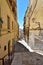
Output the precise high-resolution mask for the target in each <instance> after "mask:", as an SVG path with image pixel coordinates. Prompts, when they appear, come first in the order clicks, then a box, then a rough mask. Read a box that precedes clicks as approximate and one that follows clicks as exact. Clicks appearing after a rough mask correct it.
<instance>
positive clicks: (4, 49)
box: [0, 0, 19, 65]
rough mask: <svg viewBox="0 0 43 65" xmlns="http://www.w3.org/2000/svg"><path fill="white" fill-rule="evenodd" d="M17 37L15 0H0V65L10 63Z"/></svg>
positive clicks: (17, 26)
mask: <svg viewBox="0 0 43 65" xmlns="http://www.w3.org/2000/svg"><path fill="white" fill-rule="evenodd" d="M18 37H19V25H18V22H17V4H16V0H0V65H6V64H7V63H11V61H12V59H13V56H14V55H13V53H14V41H17V40H18ZM8 60H9V61H8ZM7 65H8V64H7ZM9 65H10V64H9Z"/></svg>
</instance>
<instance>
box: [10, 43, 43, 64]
mask: <svg viewBox="0 0 43 65" xmlns="http://www.w3.org/2000/svg"><path fill="white" fill-rule="evenodd" d="M17 45H19V46H16V47H18V50H17V49H16V51H15V52H14V59H13V61H12V64H11V65H43V56H41V55H39V54H37V53H35V52H33V53H32V52H29V51H28V50H26V48H25V47H23V46H22V45H20V44H19V43H17ZM19 50H21V51H19ZM25 50H26V51H25Z"/></svg>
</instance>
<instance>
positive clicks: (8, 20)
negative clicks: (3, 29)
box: [7, 16, 10, 32]
mask: <svg viewBox="0 0 43 65" xmlns="http://www.w3.org/2000/svg"><path fill="white" fill-rule="evenodd" d="M7 28H8V29H10V17H9V16H7ZM8 32H9V31H8Z"/></svg>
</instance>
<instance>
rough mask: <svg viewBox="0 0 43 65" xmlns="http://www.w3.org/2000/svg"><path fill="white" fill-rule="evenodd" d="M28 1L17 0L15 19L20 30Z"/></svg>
mask: <svg viewBox="0 0 43 65" xmlns="http://www.w3.org/2000/svg"><path fill="white" fill-rule="evenodd" d="M28 3H29V0H17V17H18V23H19V26H20V28H21V29H22V28H23V23H24V15H25V11H26V9H27V6H28Z"/></svg>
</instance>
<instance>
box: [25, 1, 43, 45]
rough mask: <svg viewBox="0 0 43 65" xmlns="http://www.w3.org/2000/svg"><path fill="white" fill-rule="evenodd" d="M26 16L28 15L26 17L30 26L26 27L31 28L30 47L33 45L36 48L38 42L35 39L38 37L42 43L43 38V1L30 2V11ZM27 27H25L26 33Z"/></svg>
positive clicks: (28, 10)
mask: <svg viewBox="0 0 43 65" xmlns="http://www.w3.org/2000/svg"><path fill="white" fill-rule="evenodd" d="M27 13H28V14H27ZM25 14H27V16H26V17H27V19H28V24H27V25H26V26H28V27H29V28H28V29H29V33H28V34H29V42H31V43H30V44H29V45H32V44H33V46H34V43H35V42H36V41H34V39H35V38H36V37H37V39H38V40H40V41H41V40H42V38H43V0H41V1H40V0H30V3H29V5H28V9H27V11H26V13H25ZM27 19H26V22H27ZM24 22H25V21H24ZM26 26H24V30H25V31H26V29H25V27H26ZM24 33H25V32H24ZM26 34H27V33H26ZM39 46H40V45H39Z"/></svg>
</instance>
